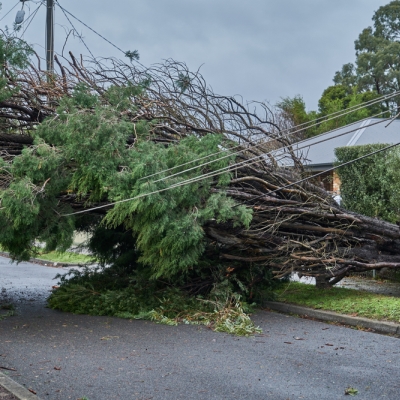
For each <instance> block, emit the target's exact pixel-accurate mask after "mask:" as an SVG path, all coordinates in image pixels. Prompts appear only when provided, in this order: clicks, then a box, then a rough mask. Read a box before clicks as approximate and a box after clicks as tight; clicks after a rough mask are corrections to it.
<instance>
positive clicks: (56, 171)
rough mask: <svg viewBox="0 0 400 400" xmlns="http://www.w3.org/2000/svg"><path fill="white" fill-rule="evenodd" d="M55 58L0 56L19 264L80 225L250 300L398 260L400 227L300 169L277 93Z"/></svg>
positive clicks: (11, 220) (109, 248)
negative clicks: (301, 280)
mask: <svg viewBox="0 0 400 400" xmlns="http://www.w3.org/2000/svg"><path fill="white" fill-rule="evenodd" d="M56 63H57V65H58V68H59V69H58V73H55V74H52V75H49V74H47V73H46V72H44V71H42V70H41V67H40V64H38V65H34V64H32V63H31V62H30V63H25V64H24V65H23V68H21V65H15V64H13V63H12V62H8V61H7V60H5V62H4V64H3V82H4V85H3V86H2V89H1V90H2V97H1V102H0V117H1V124H0V126H1V131H0V149H1V153H0V155H1V157H2V160H3V161H2V162H1V166H0V167H1V180H0V182H1V183H0V184H1V208H0V223H1V224H2V227H3V229H2V232H1V233H0V243H1V245H2V247H3V248H4V249H5V250H9V251H10V252H11V254H12V256H13V257H14V258H15V259H16V260H22V259H27V258H29V257H30V256H31V255H32V254H34V252H35V247H34V243H35V241H36V240H40V241H43V242H45V243H46V245H47V247H48V249H61V250H63V249H66V248H68V247H69V246H70V244H71V238H72V235H73V232H74V231H75V230H83V231H89V232H91V233H92V235H93V239H92V241H91V243H90V247H91V249H92V251H94V252H95V253H96V254H97V255H98V256H99V257H100V259H101V260H102V261H103V263H104V264H106V263H107V264H110V263H111V264H113V263H114V264H119V265H122V264H123V263H125V264H124V265H130V268H131V269H133V270H135V269H140V270H141V271H146V272H145V273H144V275H143V276H146V277H147V278H148V279H150V280H151V279H153V280H157V279H158V280H163V281H164V282H166V281H167V282H168V284H169V285H171V284H172V285H175V286H177V287H180V288H181V289H183V290H185V291H186V292H188V293H191V294H196V295H198V294H203V295H204V294H207V293H209V292H210V291H212V290H213V289H215V287H216V285H217V284H221V282H225V281H228V282H229V284H231V285H233V286H234V287H235V290H236V291H238V292H241V293H242V294H243V295H245V296H246V297H247V298H256V297H257V296H261V297H262V294H260V293H261V292H262V288H263V285H264V284H265V282H267V281H268V280H269V279H270V276H271V273H272V275H273V276H274V277H276V278H281V277H285V276H288V275H290V274H291V273H293V272H298V273H300V274H302V275H306V276H314V277H316V278H317V283H318V284H319V285H326V286H329V285H333V284H335V283H337V282H338V281H340V280H341V279H342V278H343V277H344V276H346V275H347V274H349V273H350V272H362V271H367V270H371V269H379V268H383V267H386V268H399V267H400V231H399V228H398V226H397V225H394V224H390V223H387V222H384V221H381V220H378V219H372V218H368V217H365V216H362V215H358V214H355V213H353V212H349V211H347V210H345V209H342V208H341V207H339V205H338V204H336V203H335V202H334V201H333V199H332V198H331V196H330V195H329V194H328V193H326V192H325V191H324V190H323V189H321V188H320V187H319V186H318V185H314V184H313V182H312V181H309V180H302V178H303V177H304V176H305V174H304V171H303V168H302V160H301V158H300V157H298V156H297V155H296V153H295V152H294V151H293V150H292V148H291V143H292V142H293V141H296V140H298V139H299V138H298V137H297V136H296V133H293V132H294V129H285V130H282V121H280V119H279V115H277V114H276V113H274V111H273V110H271V109H270V108H269V107H268V105H266V104H263V103H253V104H243V103H242V102H241V101H239V100H238V99H237V98H232V97H226V96H220V95H216V94H214V93H213V92H212V90H211V89H210V88H209V87H207V85H206V83H205V81H204V79H203V77H202V76H201V75H200V73H199V72H195V73H192V72H190V71H189V70H188V69H187V67H186V66H185V65H184V64H182V63H178V62H175V61H173V60H168V61H166V63H165V64H163V65H156V66H153V67H151V68H144V67H142V66H140V65H139V64H135V65H132V64H125V63H123V62H121V61H118V60H113V59H112V60H107V61H104V63H102V64H101V63H99V62H97V61H92V62H91V63H87V62H86V63H85V62H84V61H83V60H82V59H80V60H78V59H76V58H75V57H74V56H73V55H72V54H70V59H68V60H65V59H64V60H62V62H61V61H60V60H59V59H57V58H56ZM286 164H288V165H289V167H285V165H286ZM127 199H131V200H129V201H126V200H127ZM105 238H106V239H107V240H106V239H105ZM138 265H140V267H138ZM131 272H132V271H131Z"/></svg>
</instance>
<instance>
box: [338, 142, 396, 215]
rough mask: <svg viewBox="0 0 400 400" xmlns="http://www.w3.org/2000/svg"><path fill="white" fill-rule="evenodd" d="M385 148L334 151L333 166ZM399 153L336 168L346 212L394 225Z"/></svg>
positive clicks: (382, 146) (369, 146) (370, 158)
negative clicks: (335, 162)
mask: <svg viewBox="0 0 400 400" xmlns="http://www.w3.org/2000/svg"><path fill="white" fill-rule="evenodd" d="M386 146H387V145H385V144H374V145H364V146H351V147H340V148H337V149H335V155H336V158H337V164H341V163H345V162H348V161H351V160H354V159H356V158H358V157H361V156H364V155H366V154H369V153H371V152H373V151H376V150H379V149H382V148H384V147H386ZM399 167H400V152H399V149H397V148H395V149H392V150H390V151H388V152H385V153H379V154H376V155H375V156H373V157H369V158H365V159H363V160H360V161H358V162H357V163H354V164H350V165H348V166H345V167H342V168H339V169H338V170H337V171H338V174H339V177H340V180H341V187H340V193H341V197H342V200H343V206H344V207H345V208H347V209H349V210H352V211H355V212H358V213H361V214H364V215H369V216H371V217H375V218H382V219H385V220H386V221H390V222H393V223H395V222H397V221H398V220H399V213H400V179H399V171H400V170H399Z"/></svg>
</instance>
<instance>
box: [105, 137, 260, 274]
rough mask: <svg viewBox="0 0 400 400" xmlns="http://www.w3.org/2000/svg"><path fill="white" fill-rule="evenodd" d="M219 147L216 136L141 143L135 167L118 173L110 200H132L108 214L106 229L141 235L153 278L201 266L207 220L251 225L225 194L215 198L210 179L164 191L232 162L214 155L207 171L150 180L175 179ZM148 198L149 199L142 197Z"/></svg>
mask: <svg viewBox="0 0 400 400" xmlns="http://www.w3.org/2000/svg"><path fill="white" fill-rule="evenodd" d="M220 143H221V137H220V136H218V135H207V136H205V137H203V138H200V139H199V138H196V137H194V136H191V137H188V138H185V139H182V140H180V141H179V144H176V145H170V146H168V147H162V146H159V145H156V144H154V143H151V142H141V143H139V144H138V146H137V149H136V150H137V151H136V153H135V160H134V161H135V164H134V165H132V168H130V170H127V171H126V172H125V173H123V174H120V176H119V183H120V185H118V186H116V185H114V187H113V189H111V190H110V193H109V197H110V198H112V199H113V200H114V201H118V200H120V199H126V198H133V199H134V200H132V201H130V202H125V203H120V204H117V205H116V206H115V207H114V208H113V209H112V210H111V211H110V212H109V213H108V214H107V217H106V218H105V223H106V225H107V226H108V227H110V228H115V227H117V226H119V225H123V226H124V227H125V229H127V230H132V231H133V233H134V234H135V235H137V241H136V246H137V248H138V250H140V252H141V257H140V259H139V261H140V262H142V263H144V264H146V265H148V266H151V268H152V269H153V272H154V275H153V276H154V277H155V278H159V277H161V276H164V277H171V276H172V275H175V274H177V273H182V272H186V271H188V270H189V269H191V268H193V267H194V266H196V265H197V264H198V262H199V259H200V257H201V255H202V254H203V252H204V249H205V245H206V241H205V235H204V231H203V228H202V226H203V224H204V223H205V222H206V221H209V220H216V221H217V222H218V223H222V222H226V221H232V223H233V225H236V224H237V225H244V226H249V224H250V222H251V216H252V214H251V210H250V209H248V208H246V207H243V206H238V207H235V202H234V201H233V200H232V199H231V198H229V197H227V196H226V195H225V194H223V193H214V194H212V193H211V191H210V186H211V183H212V182H213V179H212V178H209V179H205V180H201V181H199V182H194V183H192V184H191V185H186V186H181V187H179V186H177V187H176V188H173V189H169V190H165V189H167V188H168V187H170V186H172V185H179V183H180V182H182V181H184V180H186V179H190V178H193V177H196V176H198V175H199V174H201V173H204V172H211V171H213V170H216V169H218V168H223V167H225V166H227V165H229V162H230V161H231V158H230V157H228V158H225V159H224V160H218V161H217V155H215V156H212V157H210V158H209V162H211V161H213V160H216V161H215V162H211V163H210V164H208V166H207V167H205V168H202V167H193V169H192V170H191V171H188V172H185V173H183V174H180V175H177V176H175V177H171V178H168V179H167V177H166V174H165V173H162V174H158V175H157V178H153V177H152V179H146V177H147V176H150V175H153V174H156V173H158V172H160V171H163V170H166V169H170V168H174V169H173V171H174V174H177V173H180V172H182V171H183V170H184V169H185V168H186V166H183V167H182V166H181V167H178V166H179V165H180V164H184V163H188V162H190V161H192V160H195V159H197V158H200V157H204V156H205V155H207V154H214V153H217V152H218V148H219V147H218V146H219V145H220ZM154 179H156V180H157V181H158V182H154ZM229 179H230V178H229V175H226V176H225V177H223V178H220V184H227V183H229ZM147 193H151V195H149V196H146V197H141V196H144V195H146V194H147ZM132 215H134V218H132V217H131V216H132Z"/></svg>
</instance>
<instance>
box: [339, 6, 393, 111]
mask: <svg viewBox="0 0 400 400" xmlns="http://www.w3.org/2000/svg"><path fill="white" fill-rule="evenodd" d="M399 18H400V1H399V0H394V1H392V2H390V3H389V4H387V5H385V6H382V7H380V8H379V9H378V10H377V11H376V12H375V14H374V16H373V18H372V19H373V22H374V24H373V27H368V28H366V29H364V30H363V31H362V32H361V34H360V36H359V37H358V39H357V40H356V41H355V50H356V63H355V66H354V65H353V64H345V65H344V66H343V67H342V70H341V71H339V72H337V73H336V74H335V78H334V82H335V84H340V85H343V86H345V87H350V88H353V87H356V88H357V92H359V93H364V92H373V93H375V94H377V95H384V94H388V93H393V92H396V91H399V89H400V60H399V53H400V42H399V39H400V24H399ZM399 101H400V98H399V97H396V98H394V99H393V100H390V101H388V102H386V104H385V106H386V107H387V108H390V109H395V110H396V109H397V107H398V105H399V104H400V103H399Z"/></svg>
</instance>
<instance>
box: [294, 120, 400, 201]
mask: <svg viewBox="0 0 400 400" xmlns="http://www.w3.org/2000/svg"><path fill="white" fill-rule="evenodd" d="M389 122H390V120H388V119H382V118H371V119H368V120H363V121H360V122H356V123H353V124H351V125H347V126H345V127H342V128H339V129H336V130H333V131H330V132H328V133H326V134H323V135H318V136H314V137H312V138H310V139H307V140H305V141H302V142H301V143H297V144H295V145H294V146H293V148H294V150H295V152H296V154H297V155H298V156H300V157H301V158H302V159H303V163H304V165H305V167H306V169H307V170H308V171H310V173H312V174H316V173H318V172H323V171H327V170H330V169H331V168H333V166H334V162H335V149H336V148H338V147H345V146H361V145H365V144H378V143H387V144H395V143H398V142H400V120H399V119H395V120H393V121H392V122H391V123H390V124H389ZM388 124H389V125H388ZM318 180H319V181H320V182H322V184H323V185H324V187H325V189H326V190H327V191H330V192H334V193H337V194H339V193H340V179H339V176H338V174H337V173H336V172H335V171H334V170H333V171H332V170H330V171H327V172H326V173H323V174H322V175H320V176H319V177H318Z"/></svg>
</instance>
